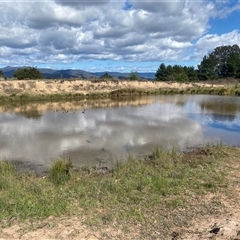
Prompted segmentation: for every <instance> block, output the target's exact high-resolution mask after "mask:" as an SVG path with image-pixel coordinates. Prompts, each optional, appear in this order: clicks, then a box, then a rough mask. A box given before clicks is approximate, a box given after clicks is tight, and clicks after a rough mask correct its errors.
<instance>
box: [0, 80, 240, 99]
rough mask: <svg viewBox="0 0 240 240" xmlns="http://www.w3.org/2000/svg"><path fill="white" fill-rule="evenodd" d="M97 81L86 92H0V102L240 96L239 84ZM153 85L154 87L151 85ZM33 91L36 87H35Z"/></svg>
mask: <svg viewBox="0 0 240 240" xmlns="http://www.w3.org/2000/svg"><path fill="white" fill-rule="evenodd" d="M97 84H98V83H93V84H91V85H90V86H94V87H95V88H94V87H86V89H85V90H86V93H81V92H78V91H79V90H78V91H74V89H73V90H72V91H71V90H69V91H68V92H64V91H62V90H59V93H56V92H53V93H41V94H39V93H38V94H36V93H31V91H30V90H29V92H30V93H26V89H17V90H18V91H17V93H11V94H7V95H1V94H0V103H5V102H18V101H39V100H40V101H43V100H46V101H56V100H79V99H92V98H111V97H118V96H141V95H153V94H155V95H160V94H211V95H231V96H240V84H227V85H221V86H218V85H213V84H212V85H210V84H208V85H207V84H206V86H205V85H204V84H203V85H199V84H197V83H196V84H194V83H191V84H185V85H184V87H182V86H181V85H180V83H179V87H174V85H171V83H163V84H167V85H168V87H164V86H163V87H157V86H158V85H156V86H155V85H154V83H151V84H152V85H151V88H149V87H146V88H145V89H144V87H140V86H141V83H139V85H137V84H136V86H135V85H134V86H135V87H129V86H128V85H127V84H126V85H123V86H121V87H119V86H118V85H117V83H114V84H113V86H114V87H112V88H113V89H115V90H111V88H109V86H108V85H107V86H102V87H99V88H98V87H96V86H98V85H97ZM153 86H154V87H153ZM35 91H37V88H36V87H35ZM50 92H51V91H50Z"/></svg>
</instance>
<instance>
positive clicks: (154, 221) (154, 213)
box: [0, 146, 239, 233]
mask: <svg viewBox="0 0 240 240" xmlns="http://www.w3.org/2000/svg"><path fill="white" fill-rule="evenodd" d="M231 154H235V155H237V154H239V149H238V148H228V147H223V146H217V147H210V146H207V147H204V148H201V149H197V150H195V151H193V152H191V153H179V152H177V151H165V150H163V149H156V150H154V151H153V153H152V154H151V155H150V156H148V157H146V159H145V160H137V159H135V158H134V157H132V156H130V157H129V160H128V161H126V162H124V163H123V162H118V163H117V164H116V166H115V169H114V171H112V172H109V173H106V174H100V173H97V172H96V171H94V170H91V169H78V170H75V171H71V167H72V166H71V163H70V162H69V161H65V160H61V159H58V160H56V161H55V162H54V163H53V165H52V167H51V168H50V171H49V173H48V175H47V176H46V177H43V178H38V177H36V176H35V175H34V174H33V173H25V174H24V175H19V174H18V173H17V171H16V169H15V168H14V166H13V165H11V164H9V163H7V162H4V161H2V162H0V221H6V219H10V218H11V219H28V218H47V217H48V216H61V215H70V216H71V215H75V214H80V215H84V216H85V221H86V223H88V224H91V225H99V224H106V223H107V222H112V221H116V222H118V223H121V224H123V223H125V224H126V226H127V224H128V223H138V224H142V225H144V226H145V228H146V229H152V228H153V229H154V228H156V227H158V228H159V224H160V223H161V224H162V223H163V222H165V221H168V224H170V225H168V226H169V227H170V226H174V225H178V224H179V225H181V224H182V222H181V221H180V219H179V216H180V215H181V219H185V218H187V217H189V215H194V214H197V213H196V212H198V213H199V211H200V212H201V211H205V212H206V211H208V206H204V208H202V209H204V210H201V208H200V207H199V208H198V207H197V206H198V204H199V203H198V202H196V200H195V199H196V198H195V197H196V196H202V197H203V196H204V195H206V194H208V193H215V192H217V191H227V188H228V180H227V177H226V176H227V174H228V172H227V170H225V169H224V167H223V166H224V164H225V162H226V161H227V160H228V158H230V157H231ZM192 206H194V208H193V209H195V210H191V211H190V209H191V207H192ZM182 209H185V210H184V211H183V210H182ZM209 211H210V210H209ZM211 211H212V209H211ZM171 212H172V215H171V216H170V215H169V214H170V213H171ZM176 212H177V214H176ZM189 212H190V213H191V214H190V213H189ZM179 214H180V215H179ZM166 216H168V217H167V218H166ZM161 226H165V225H164V224H162V225H161ZM165 227H166V226H165ZM164 229H165V230H163V233H164V231H166V233H167V228H164Z"/></svg>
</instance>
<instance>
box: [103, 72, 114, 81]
mask: <svg viewBox="0 0 240 240" xmlns="http://www.w3.org/2000/svg"><path fill="white" fill-rule="evenodd" d="M100 78H101V79H112V78H113V77H112V76H111V75H110V74H108V73H107V72H106V73H104V74H103V75H102V76H101V77H100Z"/></svg>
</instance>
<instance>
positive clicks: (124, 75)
mask: <svg viewBox="0 0 240 240" xmlns="http://www.w3.org/2000/svg"><path fill="white" fill-rule="evenodd" d="M104 73H106V72H94V74H96V75H97V76H99V77H100V76H102V75H103V74H104ZM107 73H108V74H109V75H111V76H112V77H114V78H120V79H121V78H129V77H130V74H131V73H121V72H107ZM137 75H138V76H139V77H140V78H144V79H154V78H155V73H153V72H148V73H137Z"/></svg>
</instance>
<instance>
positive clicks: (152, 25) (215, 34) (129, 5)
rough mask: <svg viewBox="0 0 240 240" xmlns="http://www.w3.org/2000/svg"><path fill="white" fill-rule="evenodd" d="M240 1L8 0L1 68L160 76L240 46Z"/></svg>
mask: <svg viewBox="0 0 240 240" xmlns="http://www.w3.org/2000/svg"><path fill="white" fill-rule="evenodd" d="M239 22H240V1H239V0H224V1H219V0H215V1H210V0H209V1H207V0H205V1H194V0H190V1H189V0H186V1H185V0H172V1H167V0H154V1H150V0H144V1H143V0H140V1H138V0H128V1H125V0H88V1H77V0H74V1H71V0H68V1H66V0H35V1H29V0H21V1H15V0H5V1H0V67H6V66H35V67H46V68H53V69H81V70H85V71H91V72H98V71H101V72H112V71H117V72H132V71H136V72H156V70H157V68H158V67H159V65H160V64H161V63H162V62H164V63H165V64H166V65H168V64H171V65H173V64H179V65H186V66H195V67H196V66H197V65H198V64H199V63H200V62H201V60H202V58H203V56H204V55H206V54H208V53H210V52H212V51H213V50H214V48H216V47H218V46H222V45H234V44H237V45H239V46H240V29H239V28H240V24H239Z"/></svg>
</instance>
